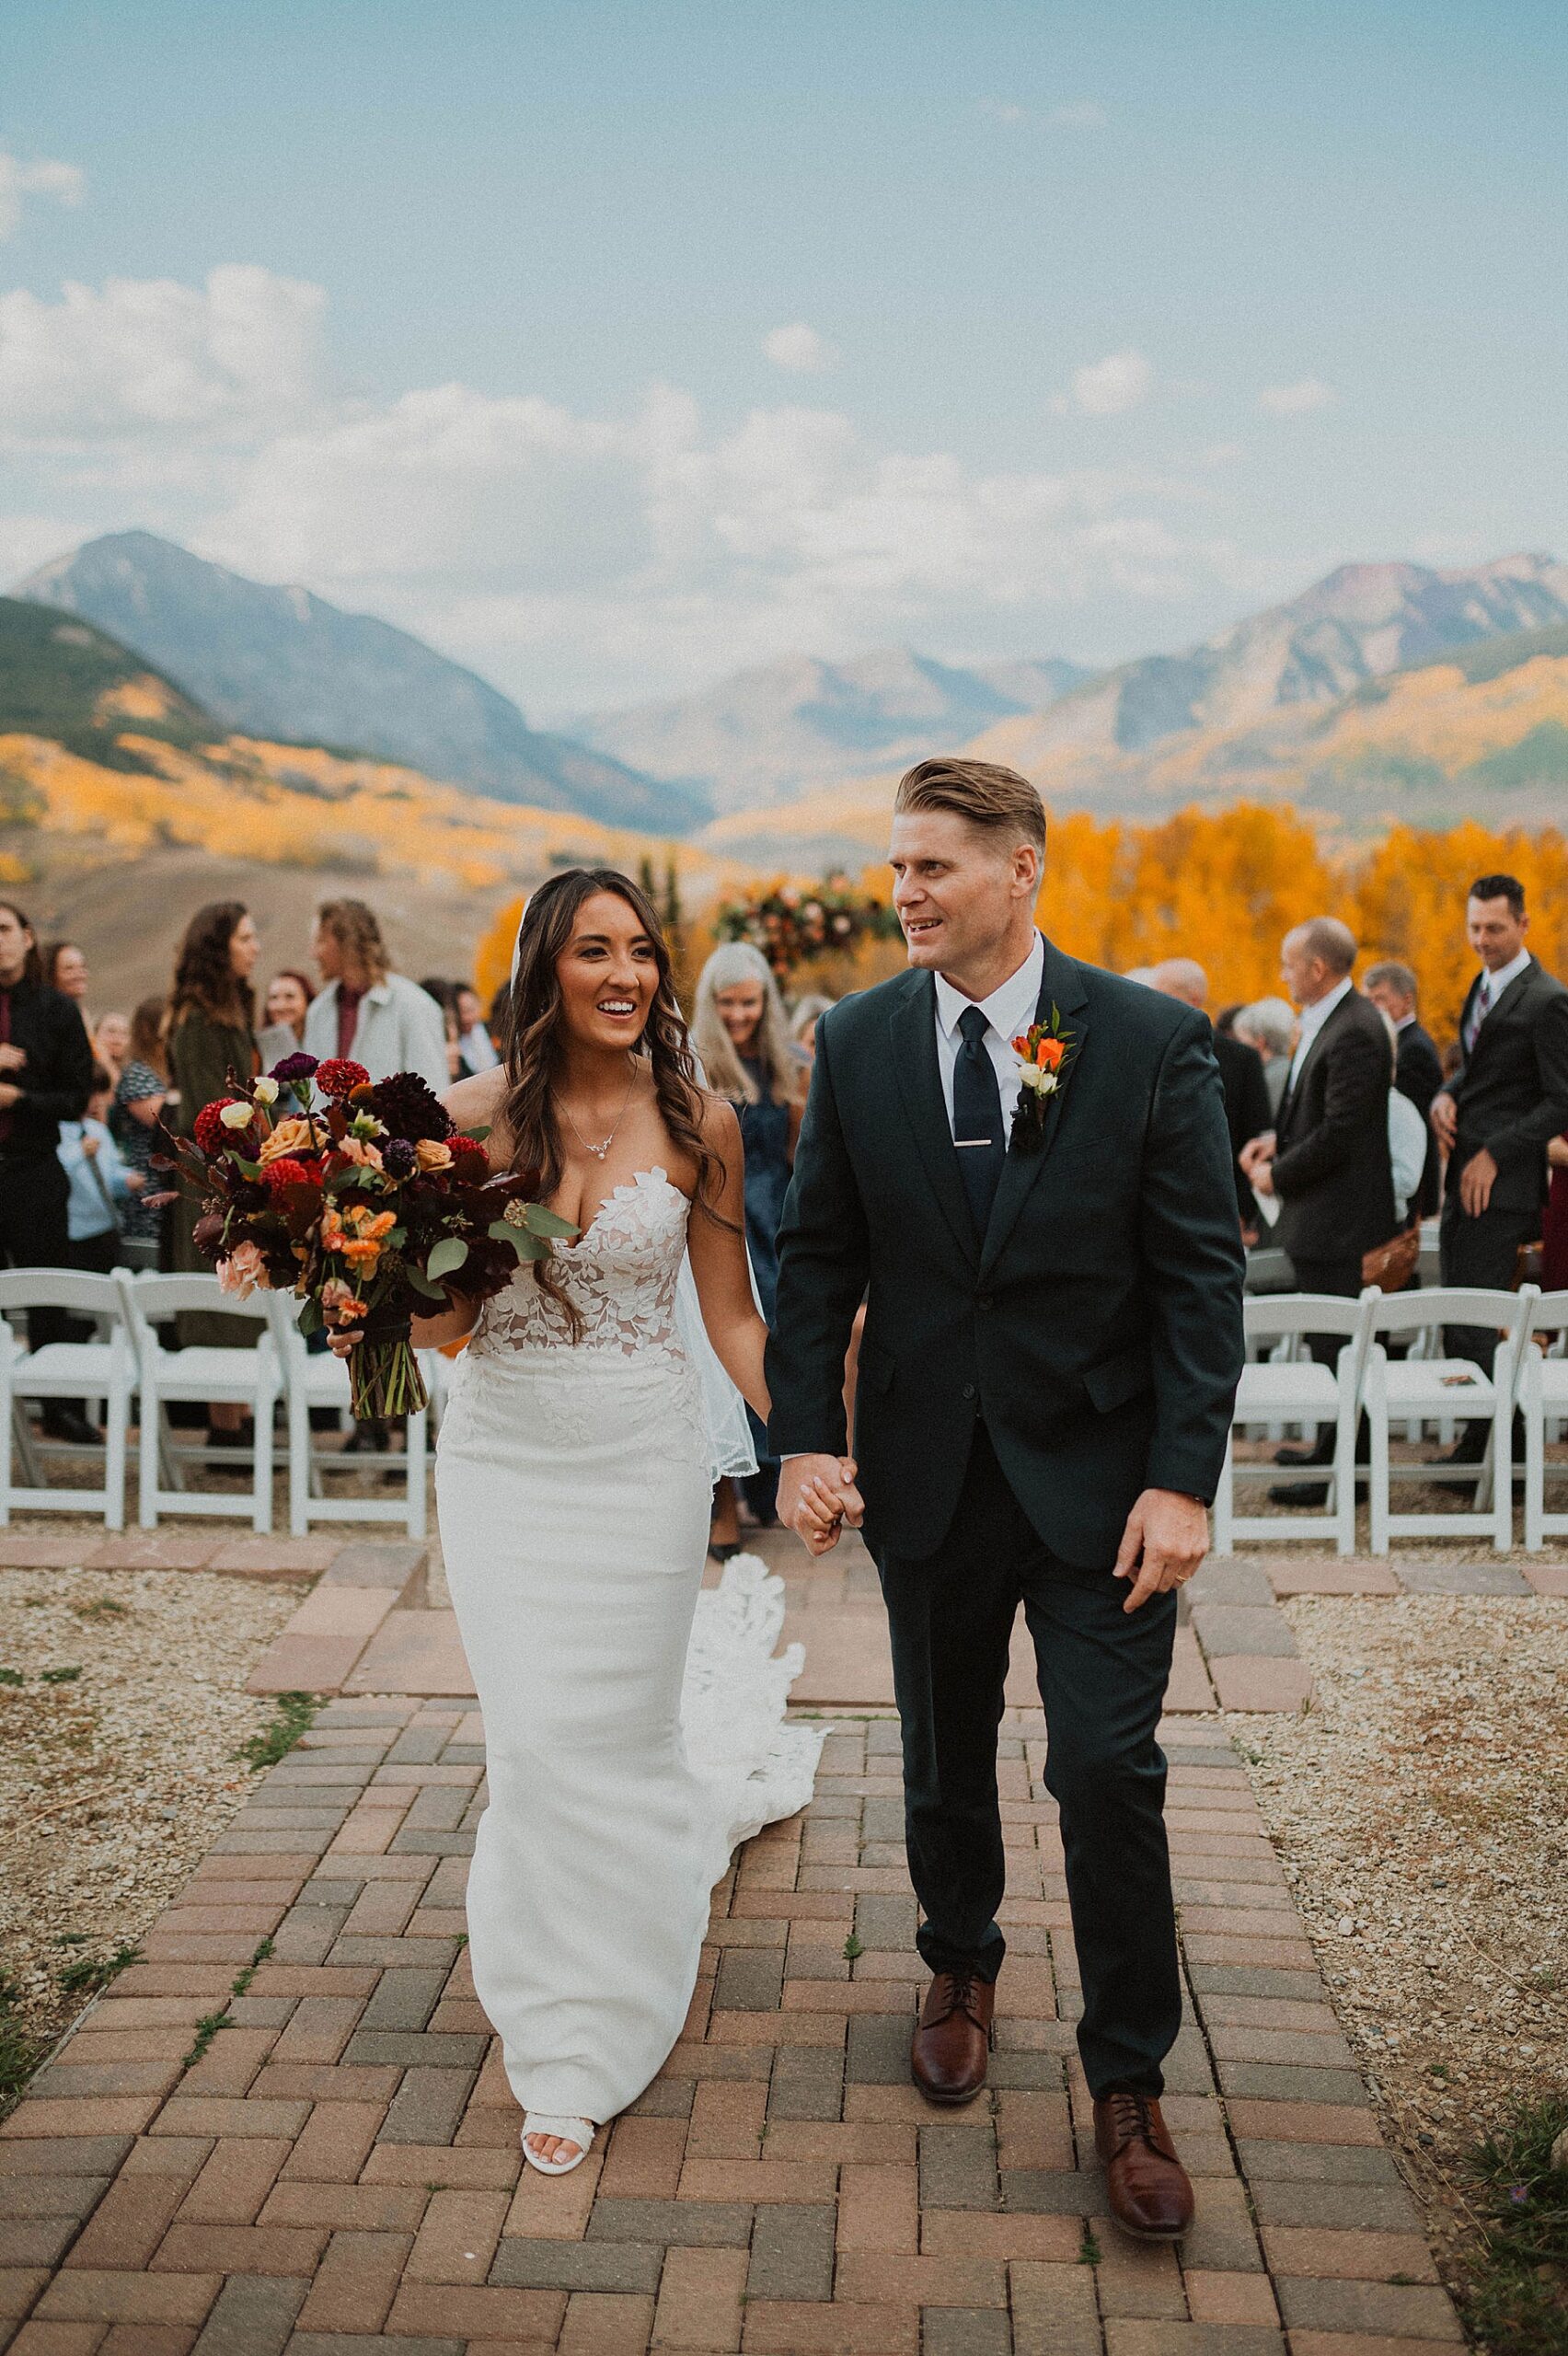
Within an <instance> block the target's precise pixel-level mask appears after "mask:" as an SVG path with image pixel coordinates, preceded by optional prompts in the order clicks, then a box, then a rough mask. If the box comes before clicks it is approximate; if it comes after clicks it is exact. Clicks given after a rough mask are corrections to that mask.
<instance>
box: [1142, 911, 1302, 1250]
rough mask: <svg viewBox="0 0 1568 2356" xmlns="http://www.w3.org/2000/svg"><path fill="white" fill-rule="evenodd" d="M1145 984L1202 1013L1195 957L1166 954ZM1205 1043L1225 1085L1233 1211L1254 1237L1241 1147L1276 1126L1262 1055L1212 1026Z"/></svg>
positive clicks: (1203, 991) (1255, 1222)
mask: <svg viewBox="0 0 1568 2356" xmlns="http://www.w3.org/2000/svg"><path fill="white" fill-rule="evenodd" d="M1149 987H1151V988H1152V989H1157V990H1162V991H1163V992H1164V994H1165V996H1166V997H1167V998H1179V999H1181V1001H1182V1005H1183V1006H1192V1007H1195V1008H1196V1009H1197V1011H1198V1012H1199V1013H1200V1014H1201V1013H1202V1012H1203V1011H1204V1008H1205V1005H1206V1004H1207V1002H1208V976H1207V975H1206V974H1205V971H1204V969H1203V967H1202V966H1201V965H1200V964H1198V962H1197V960H1196V959H1195V958H1193V957H1167V958H1166V960H1165V962H1164V964H1159V965H1156V966H1155V967H1154V968H1153V970H1152V972H1151V974H1150V976H1149ZM1209 1045H1210V1046H1211V1047H1212V1048H1213V1049H1214V1059H1215V1061H1216V1064H1217V1065H1218V1066H1219V1084H1220V1086H1221V1088H1222V1089H1223V1090H1224V1091H1225V1126H1226V1127H1227V1128H1228V1130H1229V1132H1230V1158H1231V1161H1232V1163H1233V1165H1234V1167H1235V1172H1236V1209H1237V1214H1238V1216H1239V1218H1240V1221H1241V1231H1242V1234H1243V1235H1244V1237H1245V1238H1246V1240H1247V1241H1248V1242H1257V1240H1258V1231H1259V1229H1260V1226H1261V1224H1262V1214H1261V1212H1260V1211H1259V1209H1258V1205H1257V1199H1256V1197H1255V1196H1254V1195H1253V1193H1252V1189H1251V1186H1249V1184H1247V1181H1246V1179H1245V1178H1244V1177H1243V1176H1242V1174H1241V1150H1242V1148H1243V1147H1244V1146H1249V1145H1251V1142H1252V1139H1253V1138H1258V1137H1262V1134H1263V1132H1264V1130H1265V1129H1268V1128H1272V1126H1274V1112H1273V1109H1272V1107H1271V1106H1270V1103H1269V1086H1268V1081H1267V1080H1265V1079H1264V1077H1263V1059H1262V1056H1260V1055H1259V1053H1258V1051H1257V1049H1256V1047H1249V1046H1248V1045H1247V1044H1246V1042H1245V1041H1244V1040H1241V1039H1233V1038H1232V1037H1231V1036H1230V1034H1229V1033H1228V1032H1227V1031H1216V1032H1215V1033H1214V1034H1212V1036H1211V1037H1210V1040H1209Z"/></svg>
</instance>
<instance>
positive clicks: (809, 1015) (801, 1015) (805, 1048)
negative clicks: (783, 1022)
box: [790, 990, 836, 1063]
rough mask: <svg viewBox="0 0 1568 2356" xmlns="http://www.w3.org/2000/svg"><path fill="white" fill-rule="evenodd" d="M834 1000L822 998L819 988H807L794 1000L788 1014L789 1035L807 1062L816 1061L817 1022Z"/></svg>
mask: <svg viewBox="0 0 1568 2356" xmlns="http://www.w3.org/2000/svg"><path fill="white" fill-rule="evenodd" d="M835 1002H836V1001H835V1000H834V999H830V998H824V997H823V995H822V993H821V991H820V990H808V991H807V993H806V995H805V997H804V998H798V999H796V1000H795V1004H794V1009H793V1011H792V1012H791V1014H790V1038H791V1039H793V1041H794V1042H795V1045H796V1046H797V1047H799V1049H800V1050H801V1054H802V1055H803V1056H804V1057H805V1058H806V1060H807V1062H808V1063H814V1062H815V1061H816V1027H817V1024H818V1023H819V1022H821V1020H822V1018H823V1016H824V1014H825V1013H826V1012H827V1011H828V1009H829V1008H830V1007H831V1006H833V1005H834V1004H835Z"/></svg>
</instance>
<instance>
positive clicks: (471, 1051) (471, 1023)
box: [453, 982, 501, 1080]
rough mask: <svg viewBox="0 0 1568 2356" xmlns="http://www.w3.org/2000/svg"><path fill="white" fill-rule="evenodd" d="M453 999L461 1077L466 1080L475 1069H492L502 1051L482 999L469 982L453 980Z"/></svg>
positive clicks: (479, 1070)
mask: <svg viewBox="0 0 1568 2356" xmlns="http://www.w3.org/2000/svg"><path fill="white" fill-rule="evenodd" d="M453 999H454V1002H455V1009H456V1014H457V1036H458V1039H459V1042H460V1043H461V1046H462V1065H463V1068H462V1072H461V1075H460V1077H461V1078H463V1079H465V1080H469V1079H472V1078H473V1076H474V1074H475V1073H476V1072H481V1071H493V1070H494V1069H495V1067H496V1066H497V1064H498V1063H500V1061H501V1054H500V1051H499V1049H498V1048H497V1046H496V1044H495V1041H494V1040H493V1039H492V1038H491V1037H490V1031H489V1028H488V1026H487V1024H486V1022H485V1007H484V1000H483V999H481V998H480V996H479V994H478V990H477V989H476V988H475V987H474V986H473V984H472V982H455V983H454V984H453Z"/></svg>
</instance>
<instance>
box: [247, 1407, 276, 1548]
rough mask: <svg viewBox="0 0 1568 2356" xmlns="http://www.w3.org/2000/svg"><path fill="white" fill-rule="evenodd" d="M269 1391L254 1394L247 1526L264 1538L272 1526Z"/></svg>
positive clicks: (270, 1411)
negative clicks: (254, 1428)
mask: <svg viewBox="0 0 1568 2356" xmlns="http://www.w3.org/2000/svg"><path fill="white" fill-rule="evenodd" d="M274 1396H275V1394H274V1393H273V1392H270V1391H269V1392H258V1394H257V1400H256V1407H255V1417H256V1447H255V1449H254V1451H253V1461H252V1467H251V1489H250V1496H251V1506H250V1527H251V1529H252V1530H255V1532H256V1534H257V1536H258V1537H259V1538H265V1537H266V1535H267V1533H268V1531H269V1530H271V1527H272V1405H273V1400H274Z"/></svg>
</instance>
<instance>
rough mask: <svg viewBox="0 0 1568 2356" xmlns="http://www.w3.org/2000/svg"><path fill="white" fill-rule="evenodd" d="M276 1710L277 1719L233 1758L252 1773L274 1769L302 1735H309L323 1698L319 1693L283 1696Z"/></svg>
mask: <svg viewBox="0 0 1568 2356" xmlns="http://www.w3.org/2000/svg"><path fill="white" fill-rule="evenodd" d="M277 1707H278V1715H277V1716H276V1717H275V1718H274V1719H273V1720H272V1722H271V1725H270V1726H265V1727H262V1729H261V1731H260V1733H259V1734H253V1735H252V1736H251V1738H250V1739H249V1741H248V1742H242V1743H241V1744H240V1746H239V1749H238V1750H236V1752H235V1754H234V1756H235V1757H236V1759H243V1760H244V1761H245V1763H246V1765H247V1766H248V1768H250V1769H251V1771H252V1773H259V1771H260V1769H261V1768H263V1767H275V1766H276V1765H277V1763H278V1761H279V1760H280V1759H286V1758H287V1757H288V1755H289V1752H290V1751H291V1750H293V1749H294V1745H295V1743H296V1742H297V1741H298V1740H299V1738H300V1737H301V1735H302V1734H306V1733H308V1732H309V1729H310V1727H311V1725H312V1723H313V1721H314V1719H315V1716H316V1713H317V1710H318V1709H319V1708H320V1707H321V1696H320V1695H319V1694H318V1693H280V1694H279V1695H278V1696H277Z"/></svg>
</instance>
